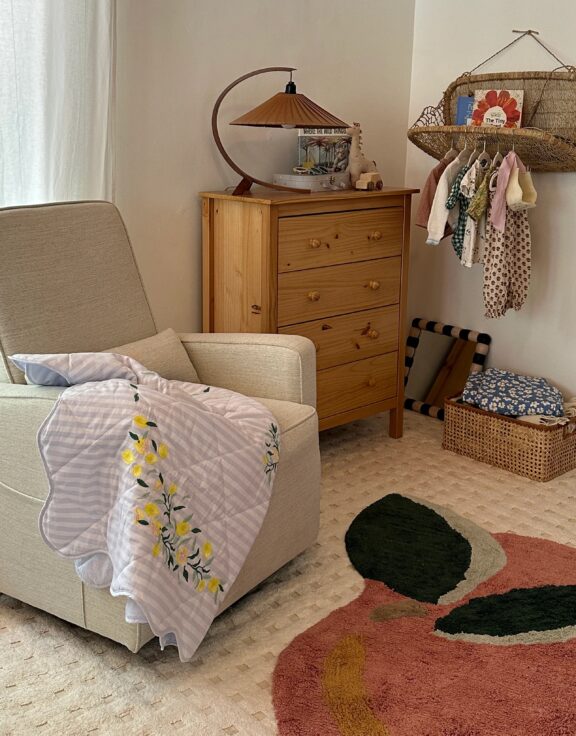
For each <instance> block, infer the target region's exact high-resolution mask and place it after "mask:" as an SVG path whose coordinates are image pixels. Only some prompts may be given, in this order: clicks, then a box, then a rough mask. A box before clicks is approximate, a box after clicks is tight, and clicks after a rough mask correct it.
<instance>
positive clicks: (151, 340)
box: [103, 328, 200, 383]
mask: <svg viewBox="0 0 576 736" xmlns="http://www.w3.org/2000/svg"><path fill="white" fill-rule="evenodd" d="M103 352H105V353H119V354H120V355H127V356H128V357H129V358H134V360H137V361H138V362H139V363H142V365H143V366H144V367H145V368H148V370H151V371H155V372H156V373H158V375H159V376H162V378H167V379H169V380H173V381H188V382H189V383H199V381H200V379H199V378H198V374H197V373H196V369H195V368H194V365H193V363H192V361H191V360H190V356H189V355H188V353H187V352H186V348H185V347H184V345H182V342H181V340H180V338H179V337H178V335H177V334H176V333H175V332H174V330H172V329H171V328H168V329H167V330H164V331H163V332H159V333H158V334H157V335H153V336H152V337H145V338H144V339H143V340H137V341H136V342H129V343H127V344H126V345H119V346H118V347H116V348H108V349H107V350H104V351H103Z"/></svg>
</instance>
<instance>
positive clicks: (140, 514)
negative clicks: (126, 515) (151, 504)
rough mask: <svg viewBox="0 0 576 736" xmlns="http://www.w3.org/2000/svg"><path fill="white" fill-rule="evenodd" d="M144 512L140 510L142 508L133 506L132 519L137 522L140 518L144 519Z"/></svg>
mask: <svg viewBox="0 0 576 736" xmlns="http://www.w3.org/2000/svg"><path fill="white" fill-rule="evenodd" d="M145 518H146V514H145V513H144V512H143V511H142V509H139V508H135V509H134V521H135V522H136V523H138V522H139V521H140V520H141V519H145Z"/></svg>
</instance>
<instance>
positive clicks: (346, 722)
mask: <svg viewBox="0 0 576 736" xmlns="http://www.w3.org/2000/svg"><path fill="white" fill-rule="evenodd" d="M365 659H366V654H365V650H364V644H363V643H362V637H360V636H358V635H350V636H345V637H344V638H343V639H340V641H339V642H338V643H337V644H336V646H334V647H333V648H332V649H331V650H330V652H329V653H328V654H327V655H326V658H325V659H324V668H323V672H322V689H323V692H324V698H325V700H326V702H327V704H328V706H329V708H330V711H331V712H332V716H333V718H334V721H335V722H336V724H337V726H338V729H339V731H340V733H341V734H342V736H390V731H389V730H388V729H387V728H386V726H385V725H384V724H383V723H381V722H380V721H379V720H378V718H376V716H375V715H374V713H373V711H372V708H371V707H370V703H369V699H368V694H367V692H366V688H365V687H364V662H365Z"/></svg>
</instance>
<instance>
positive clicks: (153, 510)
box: [144, 503, 160, 516]
mask: <svg viewBox="0 0 576 736" xmlns="http://www.w3.org/2000/svg"><path fill="white" fill-rule="evenodd" d="M144 511H145V512H146V513H147V514H148V516H159V515H160V509H159V508H158V506H156V504H155V503H147V504H146V506H144Z"/></svg>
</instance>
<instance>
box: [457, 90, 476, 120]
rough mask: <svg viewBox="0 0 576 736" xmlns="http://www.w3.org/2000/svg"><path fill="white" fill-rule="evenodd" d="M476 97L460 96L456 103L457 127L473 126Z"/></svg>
mask: <svg viewBox="0 0 576 736" xmlns="http://www.w3.org/2000/svg"><path fill="white" fill-rule="evenodd" d="M473 108H474V96H473V95H471V96H467V95H460V97H458V100H457V101H456V125H471V124H472V110H473Z"/></svg>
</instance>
